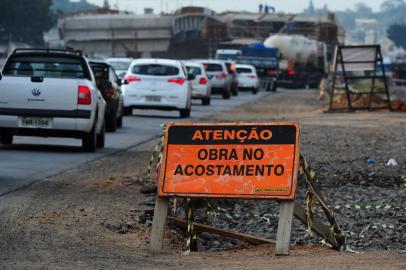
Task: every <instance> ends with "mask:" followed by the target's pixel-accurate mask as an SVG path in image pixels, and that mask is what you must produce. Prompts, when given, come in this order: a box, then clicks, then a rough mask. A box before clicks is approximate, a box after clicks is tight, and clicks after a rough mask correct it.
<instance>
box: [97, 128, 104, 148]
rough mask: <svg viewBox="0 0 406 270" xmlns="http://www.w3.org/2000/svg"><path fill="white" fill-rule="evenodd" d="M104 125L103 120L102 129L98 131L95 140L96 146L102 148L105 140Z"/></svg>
mask: <svg viewBox="0 0 406 270" xmlns="http://www.w3.org/2000/svg"><path fill="white" fill-rule="evenodd" d="M105 131H106V125H105V123H104V122H103V126H102V129H101V131H100V133H99V134H98V135H97V138H96V141H97V147H99V148H104V144H105V141H106V132H105Z"/></svg>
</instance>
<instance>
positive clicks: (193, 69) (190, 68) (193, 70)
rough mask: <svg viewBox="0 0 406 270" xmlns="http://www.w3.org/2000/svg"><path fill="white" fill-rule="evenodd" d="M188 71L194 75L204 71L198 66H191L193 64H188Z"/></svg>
mask: <svg viewBox="0 0 406 270" xmlns="http://www.w3.org/2000/svg"><path fill="white" fill-rule="evenodd" d="M186 69H187V73H189V74H193V75H201V74H202V71H201V70H200V68H198V67H191V66H186Z"/></svg>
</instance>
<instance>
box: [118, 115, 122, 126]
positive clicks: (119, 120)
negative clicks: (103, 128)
mask: <svg viewBox="0 0 406 270" xmlns="http://www.w3.org/2000/svg"><path fill="white" fill-rule="evenodd" d="M117 127H119V128H121V127H123V114H121V115H120V117H119V118H117Z"/></svg>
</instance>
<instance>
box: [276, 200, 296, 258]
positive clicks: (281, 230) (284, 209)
mask: <svg viewBox="0 0 406 270" xmlns="http://www.w3.org/2000/svg"><path fill="white" fill-rule="evenodd" d="M294 205H295V202H294V201H281V202H279V221H278V232H277V234H276V248H275V255H289V243H290V232H291V230H292V219H293V209H294Z"/></svg>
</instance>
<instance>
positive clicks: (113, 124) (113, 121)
mask: <svg viewBox="0 0 406 270" xmlns="http://www.w3.org/2000/svg"><path fill="white" fill-rule="evenodd" d="M116 115H117V112H116V111H112V112H110V113H109V114H108V115H106V130H107V131H110V132H114V131H116V129H117V118H116Z"/></svg>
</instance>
